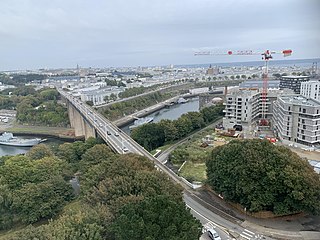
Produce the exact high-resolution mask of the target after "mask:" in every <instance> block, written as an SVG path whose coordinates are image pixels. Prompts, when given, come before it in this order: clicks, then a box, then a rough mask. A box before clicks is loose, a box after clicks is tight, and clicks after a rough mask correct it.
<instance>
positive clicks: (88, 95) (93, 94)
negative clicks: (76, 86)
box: [80, 87, 123, 105]
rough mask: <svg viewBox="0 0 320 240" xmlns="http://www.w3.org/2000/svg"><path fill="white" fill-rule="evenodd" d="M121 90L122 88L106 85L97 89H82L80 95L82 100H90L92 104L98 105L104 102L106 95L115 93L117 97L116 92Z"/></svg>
mask: <svg viewBox="0 0 320 240" xmlns="http://www.w3.org/2000/svg"><path fill="white" fill-rule="evenodd" d="M121 92H123V89H122V88H118V87H107V88H101V89H97V90H89V91H82V92H81V95H80V97H81V101H83V102H87V101H92V102H93V105H99V104H103V103H105V102H106V101H105V100H104V99H105V97H106V96H108V97H110V95H111V94H115V95H116V96H117V97H118V94H119V93H121Z"/></svg>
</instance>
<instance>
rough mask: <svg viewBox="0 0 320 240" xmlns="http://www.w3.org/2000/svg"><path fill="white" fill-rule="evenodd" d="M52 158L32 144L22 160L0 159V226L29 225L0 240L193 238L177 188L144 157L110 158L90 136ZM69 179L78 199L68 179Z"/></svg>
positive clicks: (194, 228)
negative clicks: (74, 179) (73, 180)
mask: <svg viewBox="0 0 320 240" xmlns="http://www.w3.org/2000/svg"><path fill="white" fill-rule="evenodd" d="M54 154H55V155H54ZM54 154H53V152H52V151H50V150H49V149H47V148H46V147H44V146H40V145H39V146H37V147H35V148H34V149H32V150H31V151H30V153H28V154H27V155H26V156H15V157H3V158H0V229H6V228H10V227H11V226H12V225H13V224H16V225H19V224H20V226H21V223H36V225H33V226H29V227H26V228H23V229H22V230H19V231H18V232H16V233H14V234H10V236H8V237H7V238H6V239H10V240H17V239H19V240H27V239H43V240H52V239H57V240H65V239H72V240H78V239H80V240H87V239H89V240H103V239H197V238H198V237H199V234H201V224H200V223H199V221H198V220H195V219H194V218H193V216H192V215H191V213H190V211H189V210H187V209H186V207H185V205H184V203H183V201H182V193H181V192H182V189H181V188H180V187H179V186H177V185H176V184H175V183H174V182H172V181H171V180H170V179H169V178H168V176H167V175H165V174H164V173H162V172H160V171H157V170H156V169H155V167H154V164H153V162H151V161H150V160H149V159H147V158H145V157H143V156H140V155H135V154H125V155H117V154H114V153H113V152H111V150H110V149H109V147H108V146H106V145H104V144H98V141H96V140H94V139H88V140H87V141H86V142H85V143H84V142H74V143H65V144H63V145H61V146H60V147H59V148H57V149H55V151H54ZM70 171H71V174H70ZM74 175H76V176H77V178H78V179H79V181H80V195H78V196H73V194H72V192H73V191H72V188H71V184H70V183H69V182H68V180H69V179H70V177H71V176H74ZM74 198H75V200H73V201H71V202H70V200H72V199H74ZM124 209H128V211H126V210H124ZM52 217H54V220H52V219H51V220H50V218H52ZM45 220H49V222H48V223H47V222H46V221H45ZM160 220H161V222H159V221H160ZM128 221H129V222H130V224H127V222H128ZM35 226H37V227H35ZM137 226H138V228H137V229H134V228H135V227H137ZM150 227H152V228H151V229H149V228H150ZM152 229H153V230H154V231H151V230H152ZM128 230H130V232H128V233H127V235H126V236H123V235H122V233H125V232H127V231H128ZM134 231H135V232H134ZM140 233H143V235H140V236H139V234H140ZM144 236H145V238H144Z"/></svg>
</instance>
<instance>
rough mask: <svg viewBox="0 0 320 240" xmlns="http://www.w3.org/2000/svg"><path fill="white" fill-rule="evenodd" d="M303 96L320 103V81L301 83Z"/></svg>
mask: <svg viewBox="0 0 320 240" xmlns="http://www.w3.org/2000/svg"><path fill="white" fill-rule="evenodd" d="M300 92H301V95H302V96H304V97H306V98H311V99H315V100H318V101H320V80H312V81H308V82H302V83H301V89H300Z"/></svg>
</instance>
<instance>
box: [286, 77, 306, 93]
mask: <svg viewBox="0 0 320 240" xmlns="http://www.w3.org/2000/svg"><path fill="white" fill-rule="evenodd" d="M309 80H310V76H282V77H281V80H280V89H285V88H288V89H291V90H293V91H294V93H296V94H300V87H301V83H302V82H306V81H309Z"/></svg>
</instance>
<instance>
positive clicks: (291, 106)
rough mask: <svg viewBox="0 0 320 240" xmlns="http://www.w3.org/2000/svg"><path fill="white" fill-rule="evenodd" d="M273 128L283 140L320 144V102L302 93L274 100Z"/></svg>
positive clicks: (309, 144) (310, 144)
mask: <svg viewBox="0 0 320 240" xmlns="http://www.w3.org/2000/svg"><path fill="white" fill-rule="evenodd" d="M272 122H273V129H274V130H275V133H276V134H277V135H278V137H279V138H280V139H281V140H287V141H291V142H295V143H299V144H303V145H308V146H317V145H320V102H319V101H317V100H314V99H308V98H306V97H303V96H301V95H290V96H280V97H278V99H277V100H276V101H275V102H274V107H273V121H272Z"/></svg>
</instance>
